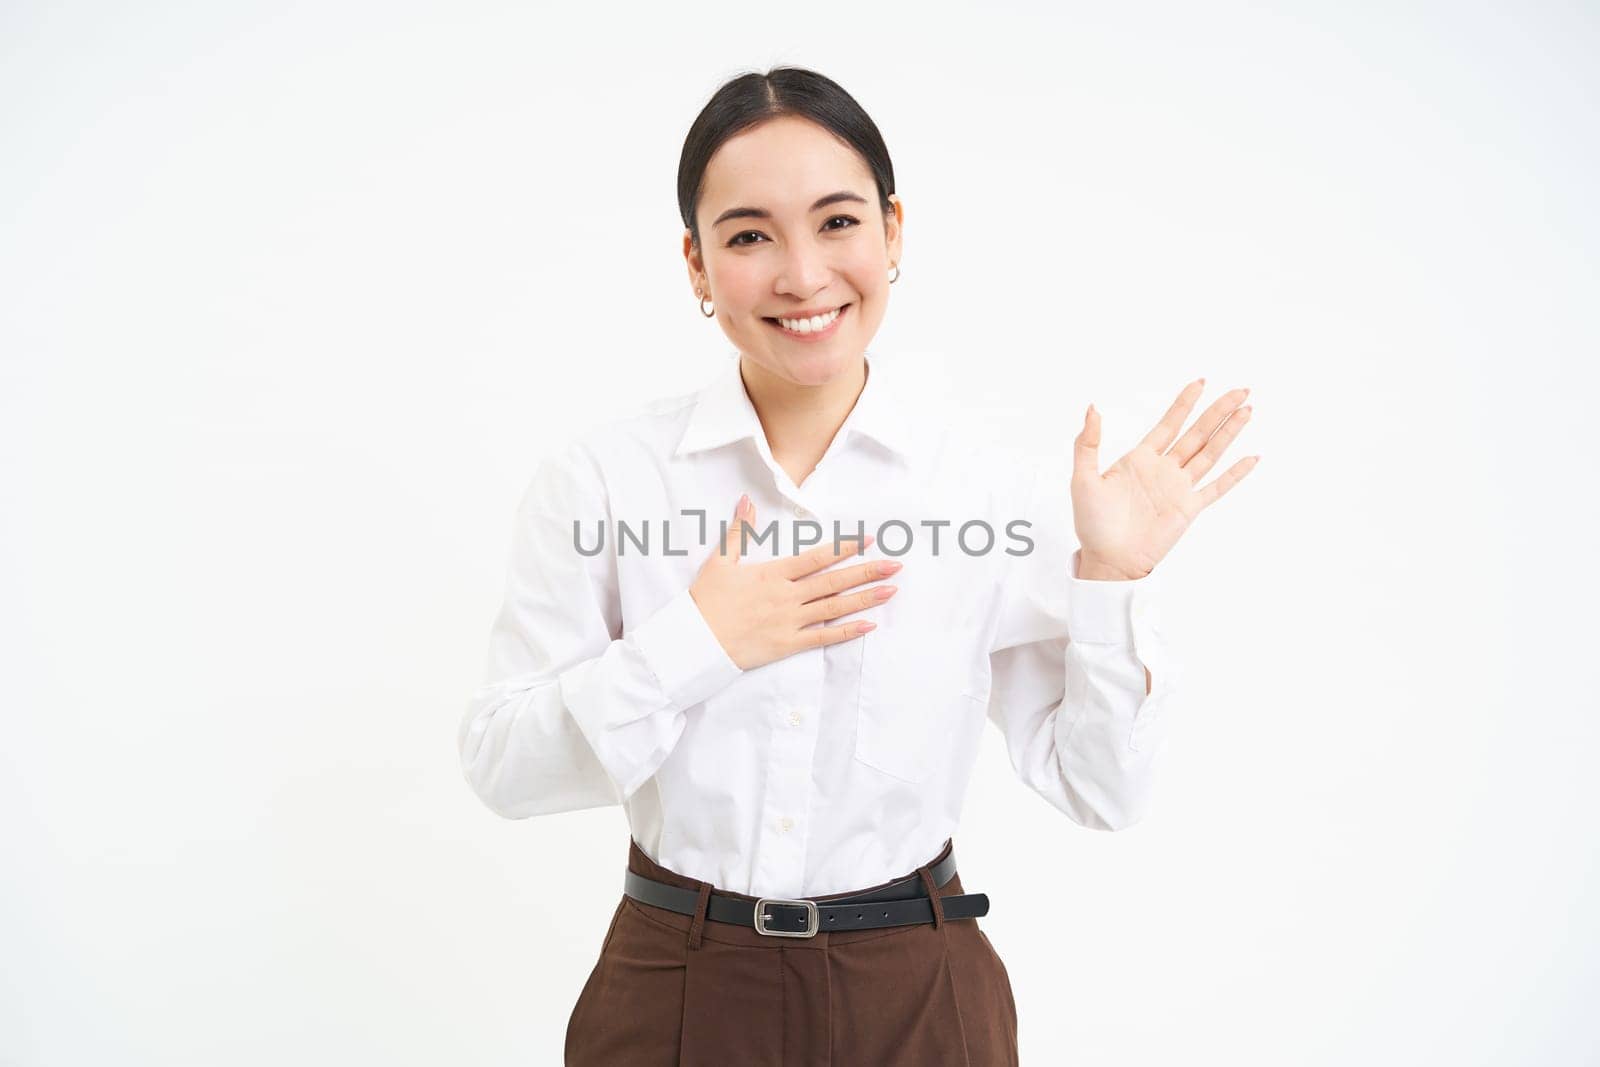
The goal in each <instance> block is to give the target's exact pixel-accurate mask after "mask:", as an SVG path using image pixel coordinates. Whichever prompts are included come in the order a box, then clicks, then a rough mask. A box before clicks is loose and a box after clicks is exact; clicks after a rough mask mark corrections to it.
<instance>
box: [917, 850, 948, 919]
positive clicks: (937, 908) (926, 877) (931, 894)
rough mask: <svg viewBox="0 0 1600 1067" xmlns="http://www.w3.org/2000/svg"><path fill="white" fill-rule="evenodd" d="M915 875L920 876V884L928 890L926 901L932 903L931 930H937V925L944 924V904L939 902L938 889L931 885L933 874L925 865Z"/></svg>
mask: <svg viewBox="0 0 1600 1067" xmlns="http://www.w3.org/2000/svg"><path fill="white" fill-rule="evenodd" d="M917 873H918V874H920V875H922V884H923V886H924V887H925V888H926V889H927V890H928V899H929V900H930V901H932V902H933V928H934V929H935V930H937V929H938V928H939V924H940V923H942V922H944V904H943V903H942V902H941V901H940V900H939V887H938V886H936V885H934V884H933V874H932V872H930V871H929V870H928V867H927V865H926V864H924V865H923V866H921V867H918V868H917Z"/></svg>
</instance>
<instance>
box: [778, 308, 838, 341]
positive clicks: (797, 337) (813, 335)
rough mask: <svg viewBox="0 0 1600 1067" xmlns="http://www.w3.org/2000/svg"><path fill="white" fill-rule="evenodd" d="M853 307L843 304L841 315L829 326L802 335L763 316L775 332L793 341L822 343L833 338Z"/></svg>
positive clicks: (836, 316) (835, 317)
mask: <svg viewBox="0 0 1600 1067" xmlns="http://www.w3.org/2000/svg"><path fill="white" fill-rule="evenodd" d="M853 307H855V305H854V304H841V305H840V306H839V313H838V314H837V315H835V316H834V319H833V321H832V322H830V323H828V325H827V326H825V327H824V328H823V329H820V330H816V331H814V332H806V333H802V332H800V331H797V330H790V329H786V328H785V327H784V326H783V324H782V323H780V322H779V321H778V320H777V318H775V317H772V316H763V317H762V321H763V322H766V323H768V324H770V325H771V326H772V328H773V329H774V330H777V331H778V332H779V333H781V334H783V336H785V337H787V338H789V339H790V340H792V341H820V340H822V339H824V338H827V337H831V336H832V335H833V334H834V333H835V332H836V331H837V330H838V329H839V323H841V322H843V321H844V318H845V316H846V315H848V314H849V313H850V309H851V308H853ZM789 317H790V316H787V315H785V316H784V318H789ZM808 317H815V316H808Z"/></svg>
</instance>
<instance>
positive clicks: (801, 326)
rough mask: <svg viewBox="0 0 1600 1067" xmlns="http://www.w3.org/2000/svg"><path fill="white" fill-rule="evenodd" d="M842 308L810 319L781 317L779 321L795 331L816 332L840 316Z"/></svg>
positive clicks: (785, 327)
mask: <svg viewBox="0 0 1600 1067" xmlns="http://www.w3.org/2000/svg"><path fill="white" fill-rule="evenodd" d="M841 310H843V309H842V308H834V309H833V310H832V311H830V312H828V313H827V314H826V315H816V316H813V317H812V318H809V319H779V320H778V322H779V323H780V324H781V325H782V326H783V328H784V329H786V330H793V331H794V332H795V333H816V332H817V331H818V330H826V329H827V328H828V325H829V324H830V323H832V322H833V320H834V319H836V318H838V317H839V312H840V311H841Z"/></svg>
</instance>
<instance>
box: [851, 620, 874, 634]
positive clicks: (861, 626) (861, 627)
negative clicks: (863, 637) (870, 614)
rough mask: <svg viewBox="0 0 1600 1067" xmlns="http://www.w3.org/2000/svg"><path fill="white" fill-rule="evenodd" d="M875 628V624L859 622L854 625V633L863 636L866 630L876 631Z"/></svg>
mask: <svg viewBox="0 0 1600 1067" xmlns="http://www.w3.org/2000/svg"><path fill="white" fill-rule="evenodd" d="M877 628H878V624H877V623H875V622H859V623H856V633H858V634H864V633H866V632H867V631H868V630H876V629H877Z"/></svg>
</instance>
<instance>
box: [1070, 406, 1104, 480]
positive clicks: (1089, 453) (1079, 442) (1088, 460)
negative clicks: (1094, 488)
mask: <svg viewBox="0 0 1600 1067" xmlns="http://www.w3.org/2000/svg"><path fill="white" fill-rule="evenodd" d="M1099 475H1100V413H1099V412H1098V411H1096V410H1095V409H1094V405H1093V404H1090V405H1089V409H1088V410H1087V411H1085V412H1084V413H1083V431H1082V432H1081V433H1079V434H1078V436H1077V437H1076V438H1074V439H1073V444H1072V476H1073V477H1074V478H1097V477H1099Z"/></svg>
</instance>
